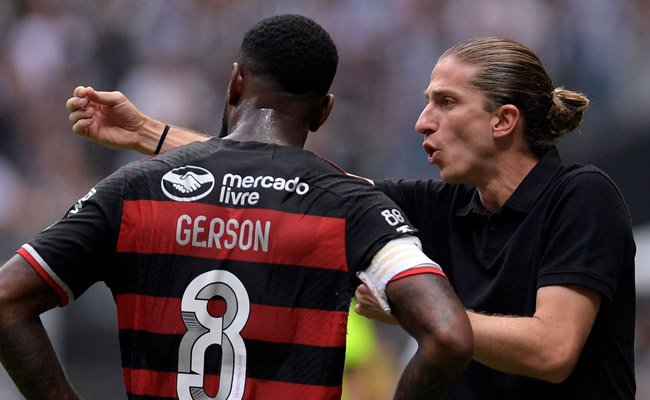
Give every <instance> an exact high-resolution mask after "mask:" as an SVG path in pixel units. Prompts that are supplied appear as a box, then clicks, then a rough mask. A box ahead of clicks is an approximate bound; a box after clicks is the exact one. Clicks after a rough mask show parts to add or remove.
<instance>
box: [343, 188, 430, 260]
mask: <svg viewBox="0 0 650 400" xmlns="http://www.w3.org/2000/svg"><path fill="white" fill-rule="evenodd" d="M350 179H354V180H358V181H359V183H358V185H357V186H352V187H351V190H350V191H349V192H348V193H349V195H348V198H347V200H346V203H347V218H346V249H347V250H346V253H347V258H348V266H349V268H350V269H351V270H353V271H354V272H356V271H358V270H360V269H365V268H366V267H367V266H368V265H369V264H370V261H371V260H372V258H373V257H374V256H375V254H377V253H378V252H379V250H380V249H381V248H382V247H384V245H386V243H388V242H389V241H391V240H393V239H397V238H400V237H403V236H405V235H414V234H415V233H417V230H416V229H415V228H414V227H413V226H412V225H411V223H410V221H409V220H408V218H407V217H406V215H405V214H404V212H403V211H402V210H401V209H400V208H399V207H398V206H397V205H396V204H395V202H393V201H392V200H391V199H389V198H388V197H387V196H386V195H384V194H383V193H381V192H380V191H379V190H377V189H376V188H375V187H374V186H372V185H370V184H368V183H366V182H361V180H359V179H357V178H350Z"/></svg>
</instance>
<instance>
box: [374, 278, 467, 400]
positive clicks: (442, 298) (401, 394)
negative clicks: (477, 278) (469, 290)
mask: <svg viewBox="0 0 650 400" xmlns="http://www.w3.org/2000/svg"><path fill="white" fill-rule="evenodd" d="M386 296H387V297H388V301H389V303H390V306H391V309H392V312H393V316H394V317H395V319H396V320H397V321H398V322H399V324H400V325H401V326H402V328H404V329H405V330H406V331H407V332H408V333H409V334H410V335H411V336H413V338H415V340H417V342H418V350H417V352H416V353H415V354H414V355H413V357H412V358H411V360H410V362H409V363H408V365H407V366H406V369H405V370H404V372H403V374H402V377H401V378H400V381H399V383H398V386H397V391H396V393H395V399H409V400H414V399H445V398H447V396H448V395H449V394H450V393H451V390H452V389H453V387H454V385H455V383H456V381H457V380H458V378H459V377H460V376H461V374H462V373H463V372H464V371H465V369H466V368H467V366H468V365H469V362H470V361H471V359H472V352H473V348H474V337H473V333H472V329H471V326H470V323H469V319H468V317H467V314H466V312H465V309H464V308H463V307H462V305H461V304H460V302H459V301H458V298H457V297H456V294H455V293H454V291H453V289H452V288H451V286H450V285H449V282H448V281H447V279H446V278H445V277H443V276H441V275H437V274H420V275H413V276H407V277H404V278H401V279H397V280H395V281H392V282H390V283H389V284H388V286H387V287H386Z"/></svg>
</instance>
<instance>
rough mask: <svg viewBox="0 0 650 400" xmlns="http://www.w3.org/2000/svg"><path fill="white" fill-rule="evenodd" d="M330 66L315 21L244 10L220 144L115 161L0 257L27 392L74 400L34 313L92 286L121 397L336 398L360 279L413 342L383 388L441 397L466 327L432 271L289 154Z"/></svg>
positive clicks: (327, 170)
mask: <svg viewBox="0 0 650 400" xmlns="http://www.w3.org/2000/svg"><path fill="white" fill-rule="evenodd" d="M337 62H338V55H337V51H336V47H335V45H334V43H333V41H332V40H331V38H330V36H329V35H328V34H327V32H325V31H324V30H323V29H322V28H321V27H320V26H319V25H318V24H316V23H315V22H314V21H312V20H310V19H308V18H305V17H301V16H297V15H281V16H276V17H272V18H269V19H265V20H263V21H261V22H259V23H258V24H256V25H255V26H253V27H252V28H251V29H250V30H249V31H248V32H247V34H246V35H245V37H244V39H243V42H242V45H241V49H240V53H239V55H238V57H237V60H236V62H235V64H234V65H233V69H232V74H231V78H230V84H229V87H228V92H227V106H226V110H225V112H224V133H225V134H227V135H226V139H221V138H213V139H211V140H209V141H205V142H197V143H194V144H192V145H189V146H184V147H180V148H178V149H174V150H171V151H168V152H165V153H164V154H160V155H157V156H156V157H151V158H149V159H147V160H144V161H140V162H135V163H131V164H130V165H127V166H125V167H123V168H121V169H120V170H118V171H117V172H116V173H114V174H112V175H111V176H109V177H108V178H106V179H104V180H103V181H102V182H100V183H99V184H98V185H96V186H95V187H94V188H92V189H91V190H90V191H89V192H88V194H87V195H86V196H84V197H83V198H82V199H80V200H79V201H78V202H77V203H76V204H75V205H74V206H73V207H71V208H70V210H69V211H68V212H67V214H66V215H65V216H64V217H63V218H62V219H61V220H59V221H58V222H56V223H55V224H54V225H52V226H50V227H49V228H47V229H45V230H44V231H43V232H41V233H40V234H38V235H37V236H35V237H34V238H33V239H31V240H29V241H28V242H27V243H26V244H25V245H23V246H22V247H21V248H20V249H19V250H18V254H17V255H15V256H14V257H13V258H12V259H10V260H9V261H8V262H7V263H6V264H5V265H4V266H3V267H2V268H0V310H2V311H1V312H0V344H1V345H0V359H1V360H2V363H3V364H4V366H5V368H6V369H7V371H8V372H9V374H10V376H11V377H12V379H13V380H14V382H15V383H16V385H17V386H18V387H19V389H20V390H21V392H22V393H23V394H24V395H25V396H26V397H27V398H29V399H67V398H78V396H77V395H76V393H75V392H74V390H73V388H72V387H71V385H70V383H69V382H68V381H67V379H66V377H65V375H64V372H63V369H62V367H61V365H60V363H59V362H58V361H57V359H56V355H55V354H54V351H53V350H52V346H51V343H50V342H49V340H48V338H47V334H46V332H45V331H44V329H43V327H42V325H41V324H40V321H39V318H38V316H39V314H40V313H42V312H44V311H46V310H48V309H50V308H52V307H55V306H57V305H60V306H65V305H66V304H68V303H70V302H71V301H73V300H75V299H76V298H78V297H79V296H80V295H81V294H82V293H83V292H84V291H85V290H86V289H87V288H88V287H89V286H90V285H92V284H93V283H95V282H98V281H103V282H105V283H106V285H107V286H108V287H109V288H110V290H111V291H112V293H113V296H114V298H115V302H116V304H117V311H118V328H119V332H120V346H121V352H122V354H121V355H122V367H123V375H124V381H125V384H126V391H127V394H128V396H129V398H131V399H154V398H155V399H173V398H178V399H199V398H218V399H278V400H280V399H283V400H284V399H338V398H340V396H341V380H342V372H343V361H344V355H345V336H346V322H347V311H348V308H349V305H350V300H351V298H352V296H353V293H354V289H355V287H356V286H357V285H358V284H359V280H358V279H361V281H363V282H364V283H365V284H366V285H368V287H369V288H370V290H371V291H372V293H373V295H375V296H377V300H378V302H379V303H381V305H382V307H383V309H384V310H385V311H387V312H391V313H392V315H394V317H395V318H396V319H397V320H398V321H399V323H400V324H401V325H402V326H403V327H404V329H406V330H407V331H408V332H409V333H410V334H411V335H412V336H413V337H414V338H415V339H416V340H417V341H418V343H419V349H418V351H417V353H416V354H415V355H414V356H413V358H412V359H411V362H410V363H409V365H408V366H407V368H406V370H405V371H404V374H403V375H402V377H401V379H400V381H399V383H398V385H397V389H396V393H395V398H396V399H410V400H412V399H432V398H445V397H446V396H447V395H448V393H449V392H450V390H451V389H452V387H453V384H454V382H455V381H456V380H457V378H458V377H459V376H460V374H461V373H462V372H463V371H464V369H465V367H466V366H467V364H468V363H469V362H470V359H471V354H472V348H473V336H472V332H471V327H470V325H469V319H468V317H467V315H466V313H465V311H464V309H463V307H462V305H461V304H460V302H459V301H458V299H457V297H456V296H455V294H454V292H453V290H452V289H451V286H450V285H449V283H448V280H447V278H446V277H445V276H444V274H443V272H442V271H441V269H440V267H439V266H438V265H437V264H436V263H435V262H433V261H432V260H430V259H429V258H428V257H426V256H425V255H424V254H423V253H422V252H421V251H420V249H419V247H418V246H419V241H418V239H417V238H416V236H415V234H416V231H415V230H414V229H413V227H412V226H411V224H410V223H409V221H408V220H407V219H406V218H405V217H404V215H403V214H402V212H401V211H400V209H399V208H398V207H397V206H396V205H395V204H394V203H393V202H392V201H390V200H389V199H388V198H387V197H386V196H385V195H383V194H382V193H381V192H379V191H378V190H377V189H376V188H375V187H374V186H373V185H371V184H369V183H367V182H365V181H363V180H360V179H357V178H353V177H350V176H348V175H347V174H345V173H344V172H343V171H341V170H340V169H339V168H337V167H336V166H335V165H333V164H331V163H330V162H328V161H326V160H324V159H322V158H321V157H319V156H317V155H316V154H314V153H312V152H309V151H305V150H303V149H302V146H303V144H304V142H305V139H306V136H307V134H308V132H309V131H315V130H317V129H318V128H319V126H320V125H321V124H322V123H323V122H325V120H326V119H327V117H328V115H329V113H330V110H331V108H332V105H333V102H334V97H333V96H332V95H331V94H328V90H329V87H330V84H331V82H332V79H333V77H334V74H335V71H336V66H337ZM82 92H83V90H82V89H79V92H78V93H79V94H81V93H82ZM97 112H98V113H99V112H100V110H97ZM162 128H163V127H162V126H161V129H162ZM167 129H168V127H165V129H164V130H165V133H166V132H167ZM165 133H163V135H162V136H163V139H164V136H165ZM161 143H162V141H161ZM156 152H157V151H156Z"/></svg>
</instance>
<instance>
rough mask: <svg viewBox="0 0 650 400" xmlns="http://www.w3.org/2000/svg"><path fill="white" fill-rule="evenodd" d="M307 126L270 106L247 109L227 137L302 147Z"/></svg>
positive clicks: (243, 140)
mask: <svg viewBox="0 0 650 400" xmlns="http://www.w3.org/2000/svg"><path fill="white" fill-rule="evenodd" d="M307 132H308V126H307V124H306V123H304V121H299V119H297V118H295V117H294V116H292V115H288V114H286V113H282V112H280V111H278V110H276V109H271V108H256V109H249V110H247V111H246V112H245V114H244V115H242V116H241V117H240V118H238V120H237V122H236V123H235V124H234V126H232V128H231V130H230V133H229V134H228V136H227V137H228V139H232V140H237V141H240V142H245V141H255V142H263V143H275V144H279V145H282V146H296V147H300V148H302V147H303V146H304V144H305V140H306V138H307Z"/></svg>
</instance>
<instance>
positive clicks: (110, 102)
mask: <svg viewBox="0 0 650 400" xmlns="http://www.w3.org/2000/svg"><path fill="white" fill-rule="evenodd" d="M86 96H88V98H89V99H90V100H91V101H93V102H95V103H97V104H102V105H105V106H114V105H116V104H118V103H120V102H122V101H124V95H123V94H122V92H99V91H97V90H95V89H93V88H92V86H88V87H87V88H86Z"/></svg>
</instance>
